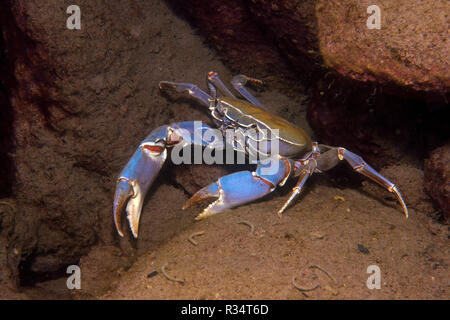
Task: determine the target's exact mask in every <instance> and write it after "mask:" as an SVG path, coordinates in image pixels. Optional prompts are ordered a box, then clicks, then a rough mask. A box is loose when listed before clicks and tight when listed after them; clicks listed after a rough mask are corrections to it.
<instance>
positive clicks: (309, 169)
mask: <svg viewBox="0 0 450 320" xmlns="http://www.w3.org/2000/svg"><path fill="white" fill-rule="evenodd" d="M249 81H250V82H255V83H261V81H260V80H257V79H254V78H250V77H247V76H245V75H238V76H235V77H234V78H233V80H232V81H231V83H232V85H233V87H234V89H235V90H236V91H237V93H239V94H240V96H241V98H237V97H236V96H235V95H234V94H233V93H232V92H231V91H230V90H229V89H228V88H227V87H226V86H225V84H224V83H223V82H222V81H221V80H220V78H219V76H218V75H217V73H215V72H210V73H209V74H208V76H207V85H208V88H209V94H208V93H206V92H204V91H202V90H201V89H199V88H198V87H197V86H196V85H193V84H190V83H178V82H168V81H162V82H160V83H159V87H160V89H162V90H166V89H172V90H176V91H177V92H187V93H189V94H190V95H191V96H192V97H194V98H196V99H197V100H198V101H199V102H200V103H201V104H202V105H204V106H205V107H207V108H208V110H209V112H210V114H211V116H212V118H213V121H214V123H215V125H216V126H217V127H218V129H219V130H220V132H221V133H222V134H223V136H225V131H226V130H233V132H235V133H237V135H236V136H239V135H240V136H241V137H242V136H244V137H245V138H244V139H243V140H242V139H234V140H232V141H231V142H230V143H231V146H232V148H234V149H235V150H236V151H241V152H244V153H246V154H247V155H257V156H259V159H260V160H259V161H258V163H257V166H256V169H255V171H253V172H250V171H239V172H235V173H232V174H229V175H226V176H224V177H221V178H219V179H218V180H217V181H216V182H214V183H211V184H210V185H208V186H206V187H204V188H203V189H201V190H199V191H198V192H197V193H195V194H194V195H193V196H192V197H191V198H190V199H189V200H188V201H187V202H186V204H185V205H184V207H183V209H186V208H189V207H191V206H192V205H194V204H196V203H198V202H200V201H202V200H205V199H208V198H216V200H215V201H214V202H212V203H211V204H209V205H208V206H207V207H206V208H205V209H204V210H203V212H202V213H200V215H198V217H197V218H196V219H203V218H206V217H208V216H211V215H213V214H216V213H219V212H221V211H224V210H226V209H229V208H233V207H236V206H238V205H242V204H245V203H248V202H251V201H254V200H256V199H258V198H261V197H263V196H265V195H267V194H269V193H271V192H272V191H274V190H275V188H276V187H277V186H283V185H284V183H285V182H286V180H288V179H289V178H290V177H298V182H297V184H296V185H295V186H294V187H293V190H292V193H291V195H290V196H289V198H288V199H287V201H286V202H285V203H284V205H283V206H282V207H281V209H280V210H279V211H278V214H279V215H281V214H282V213H283V212H284V211H285V210H286V209H287V208H288V206H289V205H290V204H291V203H292V201H293V200H294V199H295V198H296V197H297V196H298V195H299V194H300V192H301V190H302V188H303V186H304V185H305V183H306V181H307V180H308V178H309V177H310V176H311V175H312V174H313V173H320V172H323V171H326V170H329V169H331V168H333V167H334V166H336V165H337V164H338V163H339V162H340V161H344V162H347V163H348V164H349V165H350V166H351V167H352V168H353V169H354V170H355V171H356V172H358V173H360V174H362V175H364V176H366V177H368V178H369V179H371V180H373V181H374V182H376V183H378V184H379V185H381V186H382V187H384V188H386V189H387V190H388V191H390V192H392V193H394V194H395V196H396V197H397V199H398V201H399V203H400V204H401V206H402V208H403V211H404V214H405V216H406V217H408V209H407V207H406V204H405V202H404V201H403V198H402V196H401V194H400V192H399V190H398V188H397V186H396V185H395V184H393V183H392V182H390V181H389V180H388V179H386V178H385V177H383V176H382V175H381V174H379V173H378V172H377V171H375V170H374V169H373V168H372V167H371V166H370V165H368V164H367V163H366V162H365V161H364V160H363V159H362V158H361V157H360V156H358V155H357V154H355V153H353V152H351V151H349V150H346V149H345V148H342V147H332V146H327V145H324V144H319V143H318V142H313V141H311V138H310V137H309V136H308V134H306V132H305V131H304V130H303V129H302V128H300V127H298V126H296V125H295V124H292V123H290V122H288V121H286V120H285V119H283V118H281V117H279V116H276V115H274V114H272V113H270V112H269V111H267V109H266V108H265V107H264V106H263V105H262V104H261V103H260V102H259V101H258V100H256V99H255V97H253V95H252V94H251V93H250V92H249V91H248V90H247V89H246V88H245V87H244V86H245V84H246V83H247V82H249ZM217 90H219V91H220V92H221V93H222V95H223V96H220V97H219V96H218V95H217ZM242 98H243V99H242ZM197 129H198V128H197ZM208 129H211V128H210V127H209V126H208V125H206V124H202V125H201V127H200V130H201V131H206V130H208ZM195 130H196V128H195V122H194V121H186V122H177V123H171V124H168V125H163V126H161V127H159V128H157V129H155V130H153V131H152V132H151V133H150V134H149V135H148V136H147V137H146V138H145V139H144V140H143V141H142V142H141V144H140V145H139V147H138V148H137V150H136V151H135V153H134V154H133V156H132V157H131V159H130V160H129V162H128V164H127V165H126V166H125V167H124V169H123V170H122V172H121V173H120V175H119V178H118V180H117V185H116V192H115V198H114V205H113V214H114V221H115V225H116V228H117V231H118V233H119V234H120V235H121V236H123V231H122V228H121V223H120V221H121V214H122V212H123V211H124V209H125V210H126V212H127V217H128V222H129V226H130V228H131V231H132V234H133V236H134V237H135V238H137V237H138V226H139V218H140V215H141V211H142V204H143V201H144V197H145V195H146V193H147V191H148V190H149V188H150V186H151V185H152V183H153V181H154V180H155V178H156V176H157V175H158V173H159V171H160V169H161V167H162V166H163V164H164V162H165V161H166V158H167V153H168V152H167V150H168V148H171V147H175V146H187V145H197V146H201V147H204V148H208V147H209V148H211V146H212V145H211V144H210V142H208V141H206V140H205V139H198V138H197V137H196V133H195ZM255 132H256V134H255ZM238 133H239V134H238ZM263 140H264V141H265V142H266V143H265V144H264V145H265V147H260V145H261V144H260V142H261V141H263ZM275 145H276V146H277V148H276V153H275V154H274V153H273V152H269V151H273V150H274V146H275ZM268 163H270V165H273V164H276V165H275V166H274V168H275V170H264V169H266V168H267V166H268Z"/></svg>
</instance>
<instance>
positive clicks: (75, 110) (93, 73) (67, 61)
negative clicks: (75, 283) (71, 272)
mask: <svg viewBox="0 0 450 320" xmlns="http://www.w3.org/2000/svg"><path fill="white" fill-rule="evenodd" d="M70 4H72V3H69V2H61V1H56V0H55V1H46V2H45V3H42V2H41V1H6V2H3V7H2V12H3V13H5V12H8V15H6V14H5V16H7V17H8V19H7V20H2V31H3V35H4V37H5V45H6V48H7V49H8V52H11V53H14V54H11V55H8V57H7V58H8V65H9V68H10V71H11V72H12V75H13V79H14V82H12V83H9V85H10V91H11V92H10V99H11V103H12V107H13V110H14V119H15V121H14V127H13V131H11V132H10V139H11V140H10V141H12V142H13V143H14V147H15V149H14V152H13V154H12V159H13V161H14V164H15V171H13V172H14V173H15V175H14V179H13V185H12V194H11V197H12V198H14V199H15V200H16V208H15V212H14V214H12V213H11V214H10V213H8V214H6V213H2V218H1V222H2V226H1V227H2V229H1V230H0V231H1V239H2V242H1V245H2V248H4V249H5V251H3V249H2V252H1V257H2V259H1V261H0V262H1V266H2V277H4V278H5V279H4V280H5V282H6V283H7V284H8V286H10V287H12V288H14V287H16V286H17V285H18V284H19V280H18V279H19V271H18V270H19V269H20V270H21V273H22V274H21V276H22V277H25V278H28V279H34V280H36V279H39V277H40V276H41V275H44V274H46V273H48V272H59V271H64V268H65V266H67V265H69V264H73V263H76V262H77V261H78V260H79V259H80V257H81V256H82V255H84V254H87V253H88V252H89V248H90V247H91V246H92V245H94V244H96V243H102V244H113V243H116V242H117V239H118V237H117V234H116V233H115V230H114V227H113V220H112V198H113V192H114V186H115V182H116V181H115V179H116V177H117V175H118V174H119V172H120V170H121V169H122V167H123V166H124V165H125V163H126V162H127V161H128V159H129V157H130V156H131V155H132V154H133V152H134V150H135V148H136V147H137V145H138V143H139V142H140V141H141V140H142V139H143V138H144V137H145V136H146V135H147V134H148V133H149V132H150V131H151V129H152V128H155V127H157V126H159V125H162V124H166V123H170V122H172V121H181V120H183V121H184V120H205V121H209V118H208V116H207V113H205V112H204V111H205V110H203V109H202V108H200V107H198V105H197V104H196V103H195V102H193V101H192V100H190V99H184V100H182V103H181V104H178V105H177V106H173V102H174V101H175V100H174V99H175V98H173V99H171V98H170V97H167V96H165V95H161V94H160V93H159V91H158V82H159V81H160V80H181V81H188V82H193V83H198V84H199V85H201V86H203V85H204V79H205V76H206V73H207V72H208V71H210V68H211V69H213V70H216V71H218V72H219V73H220V74H221V75H222V76H223V77H224V78H227V77H229V74H228V72H227V71H226V70H225V68H224V67H223V65H222V64H221V63H220V62H219V61H218V60H217V59H215V58H214V57H213V56H212V54H211V53H210V51H209V50H208V49H207V48H205V47H204V46H203V44H202V43H201V40H200V39H199V38H198V37H197V36H196V35H195V33H194V31H190V32H186V31H185V32H183V35H182V36H181V35H180V34H179V30H188V26H187V24H186V23H185V22H183V21H181V20H180V19H178V18H175V17H172V13H171V12H170V10H169V8H167V6H166V5H165V4H164V3H163V2H155V3H151V4H149V3H136V2H135V1H125V2H121V3H111V2H109V1H96V2H92V1H80V2H79V3H77V4H78V5H79V6H80V8H81V9H82V29H81V30H68V29H67V28H66V19H67V17H68V14H67V13H66V9H67V7H68V6H69V5H70ZM146 13H150V14H146ZM166 39H171V41H166ZM185 61H204V62H207V63H206V64H205V65H204V67H203V68H201V67H199V66H198V65H197V64H193V63H192V64H186V63H185ZM2 107H3V106H2ZM193 170H196V169H193ZM197 170H199V169H198V167H197ZM164 176H166V175H165V174H164V173H163V176H162V177H161V179H160V180H159V181H158V183H160V184H162V183H166V184H169V185H167V189H168V190H166V191H167V193H171V192H174V190H175V195H176V196H177V200H178V201H167V197H166V196H165V195H164V194H163V199H158V198H153V201H155V202H154V203H153V204H152V205H151V206H149V207H148V209H144V213H143V215H142V216H143V219H142V220H143V221H142V224H143V225H145V224H146V219H148V220H147V221H149V224H151V225H152V227H151V228H150V229H147V232H149V234H152V235H153V237H154V238H155V239H157V240H158V241H162V239H165V238H167V237H168V236H170V235H171V234H173V232H174V231H171V229H170V228H171V226H174V228H175V229H174V230H179V228H182V227H183V226H184V225H183V223H185V224H186V223H188V217H189V214H188V213H187V214H186V213H184V212H182V211H181V205H182V203H183V199H184V200H185V199H187V196H186V195H185V194H184V193H183V192H182V191H180V190H177V189H176V188H175V187H172V186H171V185H170V183H171V181H170V180H169V179H165V178H164ZM188 179H189V181H191V180H192V179H191V178H190V177H186V178H185V179H184V180H183V179H181V181H186V180H188ZM201 179H202V176H201V175H199V174H197V175H196V178H194V180H195V181H197V184H206V183H207V182H208V183H209V182H210V181H203V182H202V181H199V180H201ZM179 183H181V182H180V181H178V184H179ZM176 191H178V193H176ZM175 195H174V197H175ZM3 207H4V206H2V210H3V211H5V210H6V209H8V208H6V209H4V208H3ZM162 207H163V208H165V211H164V212H165V215H164V216H162V215H156V214H155V215H152V214H151V213H152V212H155V211H159V210H157V209H158V208H162ZM155 209H156V210H155ZM8 210H10V209H8ZM147 210H148V213H145V211H147ZM180 215H182V216H183V217H186V218H185V219H181V220H179V219H178V217H179V216H180ZM145 217H146V218H145ZM191 218H192V216H191ZM167 221H169V222H170V225H167V224H166V223H165V222H167ZM189 221H191V222H192V219H191V220H189ZM124 222H125V221H124ZM155 226H156V227H155ZM153 228H155V230H154V232H153V231H152V229H153ZM157 228H158V229H157ZM143 238H145V237H143ZM145 240H148V239H145ZM145 240H143V241H144V242H142V243H143V246H146V245H147V246H151V245H152V242H150V243H146V242H145ZM140 241H141V240H139V241H138V242H137V243H138V244H139V243H140ZM123 243H124V244H123V246H125V247H126V248H125V249H130V250H132V251H134V250H136V247H133V246H130V244H128V242H127V241H123ZM153 244H154V243H153ZM138 247H139V245H138ZM5 270H10V272H5ZM30 281H32V280H30Z"/></svg>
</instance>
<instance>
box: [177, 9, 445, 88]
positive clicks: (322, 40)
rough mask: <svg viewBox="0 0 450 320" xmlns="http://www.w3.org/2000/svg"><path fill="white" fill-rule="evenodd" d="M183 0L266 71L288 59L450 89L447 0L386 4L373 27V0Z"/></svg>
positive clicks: (220, 42)
mask: <svg viewBox="0 0 450 320" xmlns="http://www.w3.org/2000/svg"><path fill="white" fill-rule="evenodd" d="M175 2H176V3H177V4H178V5H179V6H182V7H183V8H184V9H185V10H186V11H188V12H189V15H190V17H191V18H192V19H193V21H194V23H195V24H196V25H197V26H198V27H199V28H200V29H201V30H202V31H203V32H204V33H205V34H206V35H207V36H208V38H209V39H210V41H211V42H212V43H214V44H215V45H216V47H217V48H218V49H219V51H222V52H223V53H224V54H225V55H226V57H227V58H228V59H230V60H231V62H232V64H233V65H234V66H236V67H238V68H240V69H242V68H243V70H251V69H252V68H256V69H257V70H259V71H261V73H264V72H265V71H267V66H271V65H276V66H277V68H278V69H277V70H273V71H272V72H276V73H280V72H281V73H286V72H287V73H288V72H289V68H286V64H285V63H284V62H283V59H287V60H288V61H289V63H290V64H291V65H293V66H294V67H295V68H294V70H295V72H299V71H301V70H302V71H310V72H311V71H314V69H316V70H317V69H318V67H319V68H323V67H324V68H325V69H331V70H334V71H336V72H337V73H338V74H340V75H342V76H343V77H345V78H348V79H355V80H357V81H360V82H373V83H377V84H379V85H393V86H399V87H401V88H408V89H411V90H416V91H427V92H428V91H431V92H437V93H439V94H447V93H448V91H449V89H450V73H449V70H450V66H449V61H450V57H449V51H448V49H447V46H446V43H447V38H448V36H447V27H448V26H447V20H446V19H447V18H446V16H445V12H447V11H448V9H449V7H448V4H447V3H444V2H440V3H439V4H437V3H436V2H435V1H432V0H428V1H421V2H419V3H416V2H411V1H407V0H401V1H395V2H387V1H384V2H382V3H379V4H378V6H379V8H380V10H381V29H380V30H377V29H369V28H368V27H367V24H366V21H367V19H368V18H369V16H370V14H368V13H367V9H368V7H369V6H371V5H373V3H372V2H371V1H368V0H364V1H360V2H358V3H355V2H354V1H351V0H345V1H340V2H339V3H335V2H330V1H327V0H296V1H292V0H275V1H267V0H251V1H249V0H233V1H227V2H223V1H220V0H211V1H208V2H204V1H199V0H189V1H175ZM423 12H427V14H426V15H424V14H423ZM273 44H275V46H274V45H273ZM248 56H252V57H253V58H252V59H250V60H249V59H245V57H248ZM245 63H249V64H250V65H249V66H248V67H247V68H246V67H245ZM257 72H258V71H257ZM307 76H311V74H310V73H309V74H308V75H307Z"/></svg>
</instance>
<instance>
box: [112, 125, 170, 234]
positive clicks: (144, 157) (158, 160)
mask: <svg viewBox="0 0 450 320" xmlns="http://www.w3.org/2000/svg"><path fill="white" fill-rule="evenodd" d="M165 131H166V127H162V128H159V129H157V130H155V131H154V132H153V133H152V134H150V135H149V136H148V137H147V138H146V139H145V140H144V141H143V142H142V143H141V145H140V146H139V148H138V149H137V150H136V152H135V153H134V154H133V156H132V157H131V159H130V160H129V161H128V163H127V165H126V166H125V168H124V169H123V170H122V172H121V174H120V176H119V179H118V180H117V184H116V193H115V196H114V206H113V213H114V222H115V225H116V229H117V232H118V233H119V235H120V236H122V237H123V231H122V228H121V224H120V221H121V216H122V212H123V210H124V209H125V210H126V212H127V218H128V223H129V225H130V228H131V232H132V233H133V236H134V237H135V238H137V237H138V228H139V218H140V216H141V211H142V205H143V202H144V198H145V195H146V194H147V191H148V189H149V188H150V186H151V184H152V183H153V181H154V180H155V178H156V176H157V175H158V173H159V171H160V170H161V167H162V166H163V164H164V162H165V160H166V157H167V150H166V148H165V145H164V143H163V142H154V141H155V140H156V141H158V140H157V139H155V136H156V137H160V136H162V135H165Z"/></svg>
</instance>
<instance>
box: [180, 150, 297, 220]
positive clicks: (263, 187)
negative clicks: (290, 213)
mask: <svg viewBox="0 0 450 320" xmlns="http://www.w3.org/2000/svg"><path fill="white" fill-rule="evenodd" d="M290 173H291V164H290V161H289V160H288V159H285V158H282V157H280V156H277V157H273V158H268V159H265V160H263V161H261V162H260V163H259V164H258V166H257V167H256V170H255V171H254V172H250V171H239V172H235V173H232V174H229V175H226V176H224V177H221V178H219V180H217V182H214V183H212V184H210V185H209V186H207V187H205V188H203V189H200V190H199V191H198V192H197V193H195V194H194V195H193V196H192V197H191V198H190V199H189V200H188V201H187V202H186V204H185V205H184V206H183V209H187V208H190V207H191V206H193V205H194V204H196V203H198V202H200V201H202V200H205V199H208V198H217V200H215V201H214V202H213V203H211V204H210V205H209V206H207V207H206V208H205V209H204V210H203V212H202V213H201V214H199V215H198V216H197V218H196V220H200V219H203V218H206V217H208V216H211V215H214V214H216V213H219V212H221V211H224V210H226V209H229V208H233V207H236V206H238V205H241V204H245V203H247V202H250V201H254V200H256V199H259V198H261V197H263V196H265V195H267V194H269V193H271V192H272V191H273V190H275V188H276V186H277V185H278V184H279V185H283V183H284V182H285V181H286V179H287V178H288V177H289V175H290Z"/></svg>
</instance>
